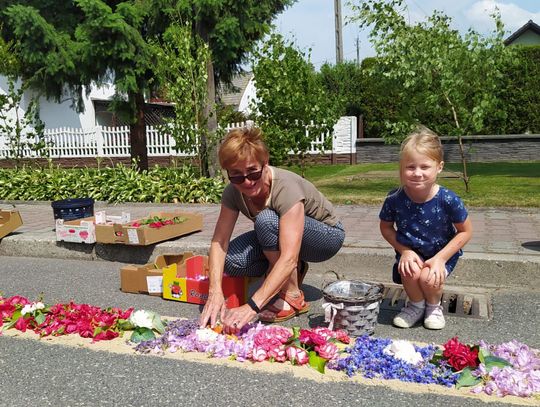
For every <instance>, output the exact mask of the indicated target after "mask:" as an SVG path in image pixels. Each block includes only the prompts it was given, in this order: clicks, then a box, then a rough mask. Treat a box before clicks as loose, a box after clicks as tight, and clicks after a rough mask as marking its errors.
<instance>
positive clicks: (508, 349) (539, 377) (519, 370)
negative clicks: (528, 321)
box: [473, 340, 540, 397]
mask: <svg viewBox="0 0 540 407" xmlns="http://www.w3.org/2000/svg"><path fill="white" fill-rule="evenodd" d="M480 346H481V348H483V349H484V350H486V351H488V352H489V353H491V354H492V355H493V356H497V357H499V358H501V359H505V360H507V361H508V362H509V363H511V364H512V366H506V367H504V368H500V367H492V368H491V369H489V368H487V367H486V366H485V365H484V364H480V366H479V367H478V369H476V370H475V371H474V372H473V375H475V376H477V377H481V378H482V380H483V382H482V384H480V385H479V386H477V387H476V388H475V389H474V392H475V393H478V392H481V391H484V392H485V393H486V394H489V395H491V394H495V395H497V396H499V397H504V396H506V395H514V396H518V397H531V396H534V395H535V394H538V393H540V352H539V351H538V350H535V349H532V348H529V347H528V346H527V345H525V344H523V343H520V342H518V341H515V340H513V341H511V342H507V343H503V344H500V345H489V344H487V343H485V342H483V341H481V342H480Z"/></svg>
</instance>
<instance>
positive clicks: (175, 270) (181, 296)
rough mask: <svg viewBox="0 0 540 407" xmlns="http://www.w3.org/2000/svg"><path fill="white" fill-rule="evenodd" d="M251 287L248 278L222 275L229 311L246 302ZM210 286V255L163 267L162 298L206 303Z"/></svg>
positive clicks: (190, 258)
mask: <svg viewBox="0 0 540 407" xmlns="http://www.w3.org/2000/svg"><path fill="white" fill-rule="evenodd" d="M248 285H249V278H246V277H229V276H223V282H222V287H223V294H224V295H225V303H226V305H227V308H234V307H238V306H240V305H242V304H245V303H246V301H247V298H248ZM209 286H210V282H209V280H208V257H207V256H191V257H188V258H186V259H185V261H183V262H181V263H173V264H171V265H169V266H166V267H164V268H163V298H165V299H167V300H175V301H182V302H189V303H192V304H205V303H206V300H207V299H208V289H209Z"/></svg>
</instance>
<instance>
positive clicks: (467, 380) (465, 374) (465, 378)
mask: <svg viewBox="0 0 540 407" xmlns="http://www.w3.org/2000/svg"><path fill="white" fill-rule="evenodd" d="M481 381H482V378H480V377H475V376H473V374H472V370H471V368H470V367H466V368H465V369H463V370H462V371H461V374H460V375H459V378H458V380H457V382H456V389H460V388H461V387H471V386H476V385H477V384H479V383H480V382H481Z"/></svg>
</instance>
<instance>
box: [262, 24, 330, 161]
mask: <svg viewBox="0 0 540 407" xmlns="http://www.w3.org/2000/svg"><path fill="white" fill-rule="evenodd" d="M253 73H254V75H255V84H256V85H255V86H256V92H257V101H256V102H255V106H254V109H253V110H254V111H256V112H257V113H256V119H255V120H256V122H257V124H258V125H259V126H260V127H261V128H262V129H263V131H264V133H265V136H266V137H265V140H266V143H267V144H268V148H269V150H270V156H271V160H272V162H273V163H274V164H280V163H282V162H284V161H285V160H286V158H287V157H288V154H289V151H292V152H294V154H295V155H297V156H298V157H300V163H301V166H302V172H303V168H304V166H305V161H306V156H307V152H308V150H309V149H310V148H311V143H312V142H313V141H315V139H316V138H317V137H319V136H320V135H321V134H322V133H326V132H330V134H332V131H333V127H334V124H335V123H336V122H337V120H338V118H339V112H338V110H339V109H338V105H337V103H335V102H334V101H333V100H332V99H330V98H328V97H327V95H326V92H325V90H324V88H323V86H322V85H321V83H320V81H319V80H318V77H317V75H316V73H315V70H314V68H313V65H312V64H311V63H310V62H309V55H308V56H307V59H306V55H305V54H304V53H303V52H301V51H299V50H298V49H296V48H295V47H294V46H293V45H292V43H290V42H287V41H285V40H284V39H283V37H282V36H281V35H279V34H272V35H271V36H270V38H269V40H268V41H265V42H264V43H263V45H262V47H261V49H260V50H258V51H257V52H256V60H255V61H254V66H253ZM327 142H328V143H330V142H331V138H328V140H327ZM325 147H326V148H327V147H328V145H321V146H319V148H320V149H321V150H322V149H324V148H325Z"/></svg>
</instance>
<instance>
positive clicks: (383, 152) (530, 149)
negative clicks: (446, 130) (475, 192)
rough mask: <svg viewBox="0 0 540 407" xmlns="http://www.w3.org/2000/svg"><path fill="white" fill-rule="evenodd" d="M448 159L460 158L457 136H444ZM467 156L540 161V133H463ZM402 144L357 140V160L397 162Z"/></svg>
mask: <svg viewBox="0 0 540 407" xmlns="http://www.w3.org/2000/svg"><path fill="white" fill-rule="evenodd" d="M441 141H442V143H443V146H444V155H445V158H444V159H445V161H446V162H461V156H460V153H459V145H458V144H457V139H456V138H454V137H441ZM463 141H464V145H465V151H466V157H467V160H468V161H470V162H501V161H537V160H540V135H538V134H530V135H529V134H519V135H506V136H466V137H463ZM398 160H399V145H388V144H384V141H383V140H382V139H378V138H365V139H358V140H357V141H356V162H357V163H359V164H360V163H381V162H397V161H398Z"/></svg>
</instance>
